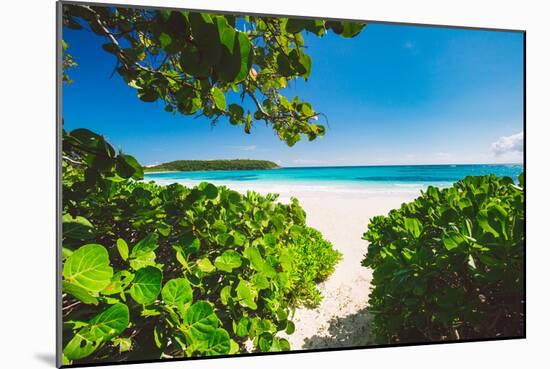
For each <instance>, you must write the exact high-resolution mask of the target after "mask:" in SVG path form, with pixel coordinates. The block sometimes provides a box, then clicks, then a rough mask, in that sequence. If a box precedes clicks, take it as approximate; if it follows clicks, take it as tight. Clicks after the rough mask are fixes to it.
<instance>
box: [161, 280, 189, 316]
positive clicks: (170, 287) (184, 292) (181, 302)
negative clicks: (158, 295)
mask: <svg viewBox="0 0 550 369" xmlns="http://www.w3.org/2000/svg"><path fill="white" fill-rule="evenodd" d="M162 299H163V300H164V303H165V304H168V305H172V306H175V307H177V308H178V309H179V310H180V311H184V306H185V305H187V304H190V303H191V302H192V301H193V290H192V289H191V285H190V284H189V281H188V280H187V279H185V278H174V279H171V280H169V281H168V282H167V283H166V284H165V285H164V287H163V288H162Z"/></svg>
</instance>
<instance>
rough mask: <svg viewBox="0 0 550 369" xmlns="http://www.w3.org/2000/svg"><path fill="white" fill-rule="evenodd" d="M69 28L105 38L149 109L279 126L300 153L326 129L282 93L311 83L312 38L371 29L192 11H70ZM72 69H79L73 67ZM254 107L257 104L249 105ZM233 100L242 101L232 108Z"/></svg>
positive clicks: (67, 7)
mask: <svg viewBox="0 0 550 369" xmlns="http://www.w3.org/2000/svg"><path fill="white" fill-rule="evenodd" d="M63 24H64V26H65V27H68V28H72V29H81V28H83V25H85V26H86V27H85V28H89V29H91V30H92V31H93V32H95V33H96V34H98V35H100V36H104V37H105V38H106V40H107V43H105V44H104V45H103V50H104V51H105V52H107V53H110V54H112V55H113V56H114V57H115V58H116V60H117V62H118V67H117V72H118V73H119V74H120V76H121V77H122V78H123V79H124V80H125V81H126V83H127V84H128V85H129V86H131V87H133V88H135V89H136V90H137V96H138V98H140V99H141V100H142V101H145V102H155V101H159V100H160V101H162V102H163V103H164V105H165V110H166V111H168V112H179V113H181V114H185V115H197V114H200V115H204V116H206V117H208V118H210V119H211V121H212V122H213V123H216V122H217V121H218V119H220V118H222V117H225V118H227V119H228V120H229V121H230V123H231V124H233V125H243V126H244V131H245V132H246V133H250V131H251V127H252V122H253V119H254V120H263V121H265V122H266V124H269V125H271V126H272V128H273V129H274V130H275V132H276V133H277V135H278V136H279V138H280V139H282V140H284V141H285V142H286V143H287V144H288V145H290V146H292V145H294V144H295V143H296V142H297V141H299V140H300V139H301V136H302V135H305V136H306V137H307V138H308V139H310V140H313V139H315V138H316V137H318V136H322V135H323V134H324V132H325V128H324V127H323V126H322V125H319V124H316V123H315V122H316V121H317V118H318V117H319V115H320V113H318V112H316V111H315V110H314V109H313V108H312V106H311V105H310V104H309V103H308V102H306V101H302V100H300V99H299V98H298V97H292V98H289V97H288V96H285V95H284V94H283V93H282V92H283V90H284V89H285V88H286V87H287V85H288V84H289V83H290V82H291V81H292V80H295V79H297V78H303V79H305V80H307V79H308V77H309V75H310V73H311V68H312V60H311V57H310V56H309V55H307V54H306V46H305V45H304V35H303V34H304V33H305V32H309V33H312V34H314V35H316V36H318V37H323V36H324V35H325V34H326V33H327V32H328V31H332V32H334V33H336V34H338V35H341V36H342V37H345V38H346V37H354V36H356V35H357V34H358V33H360V32H361V31H362V30H363V28H364V27H365V24H363V23H359V22H338V21H323V20H310V19H288V18H283V17H263V16H244V17H243V16H241V17H235V16H231V15H220V14H209V13H197V12H189V11H170V10H145V9H141V8H115V7H104V6H88V5H80V4H79V5H77V4H71V5H69V4H66V5H63ZM71 60H72V59H71ZM67 66H68V67H69V66H72V65H71V63H68V64H67ZM245 100H249V101H250V102H251V103H253V105H254V109H253V110H252V111H251V110H250V106H251V105H252V104H250V103H248V104H247V103H245ZM228 101H241V103H240V104H236V103H233V104H228Z"/></svg>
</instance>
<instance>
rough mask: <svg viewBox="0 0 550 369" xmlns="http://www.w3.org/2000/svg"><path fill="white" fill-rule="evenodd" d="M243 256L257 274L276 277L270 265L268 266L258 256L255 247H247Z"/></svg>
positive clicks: (260, 256) (259, 255) (258, 252)
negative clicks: (261, 273)
mask: <svg viewBox="0 0 550 369" xmlns="http://www.w3.org/2000/svg"><path fill="white" fill-rule="evenodd" d="M244 256H245V257H246V258H247V259H248V260H250V264H252V268H253V269H254V270H256V271H258V272H263V273H265V275H266V276H268V277H271V278H273V277H275V276H276V275H277V272H276V271H275V269H273V267H272V266H271V265H269V264H268V263H267V262H266V261H265V260H264V259H263V258H262V255H261V254H260V251H259V250H258V248H257V247H254V246H251V247H247V248H246V249H245V250H244Z"/></svg>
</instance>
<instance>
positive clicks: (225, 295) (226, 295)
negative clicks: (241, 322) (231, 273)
mask: <svg viewBox="0 0 550 369" xmlns="http://www.w3.org/2000/svg"><path fill="white" fill-rule="evenodd" d="M230 299H231V286H225V287H224V288H222V290H221V292H220V300H221V301H222V304H224V305H227V304H228V303H229V300H230Z"/></svg>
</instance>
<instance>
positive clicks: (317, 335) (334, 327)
mask: <svg viewBox="0 0 550 369" xmlns="http://www.w3.org/2000/svg"><path fill="white" fill-rule="evenodd" d="M418 194H419V192H413V191H409V192H401V193H389V194H373V193H369V194H355V195H353V196H350V195H346V194H341V193H340V194H339V193H334V194H322V196H320V195H319V194H315V193H298V194H296V195H295V196H296V197H297V198H298V199H299V200H300V203H301V204H302V206H303V208H304V209H305V210H306V213H307V223H308V225H310V226H312V227H314V228H317V229H318V230H319V231H321V233H322V234H323V236H324V237H325V238H326V239H328V240H329V241H330V242H332V244H333V245H334V247H335V248H336V249H338V250H339V251H340V252H342V254H343V258H342V260H341V261H340V263H339V264H338V265H337V267H336V270H335V272H334V274H332V275H331V276H330V277H329V279H328V280H327V281H326V282H324V283H322V284H321V285H320V289H321V292H322V294H323V296H324V299H323V301H322V302H321V305H320V306H319V307H318V308H317V309H314V310H310V309H299V310H297V311H296V314H295V318H294V321H295V324H296V332H295V333H294V334H293V335H291V336H290V337H288V339H289V341H290V343H291V347H292V348H293V349H317V348H328V347H350V346H362V345H368V344H369V343H370V342H372V341H371V337H369V331H370V330H369V324H370V318H369V314H368V313H367V312H366V308H367V305H368V303H367V302H368V295H369V292H370V282H371V277H372V272H371V271H370V270H368V269H367V268H365V267H362V266H361V260H362V259H363V257H364V255H365V253H366V250H367V246H368V243H367V241H365V240H362V239H361V237H362V235H363V233H364V232H365V231H366V229H367V225H368V223H369V219H370V218H372V217H373V216H375V215H383V214H386V213H387V212H388V211H390V210H391V209H394V208H397V207H399V206H400V205H401V203H403V202H407V201H410V200H412V199H414V198H415V197H417V195H418Z"/></svg>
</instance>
